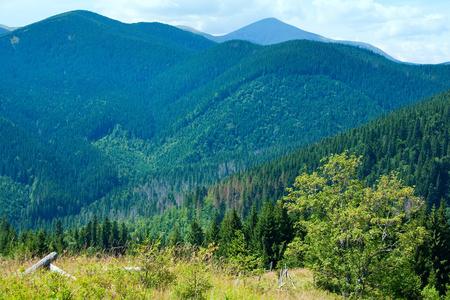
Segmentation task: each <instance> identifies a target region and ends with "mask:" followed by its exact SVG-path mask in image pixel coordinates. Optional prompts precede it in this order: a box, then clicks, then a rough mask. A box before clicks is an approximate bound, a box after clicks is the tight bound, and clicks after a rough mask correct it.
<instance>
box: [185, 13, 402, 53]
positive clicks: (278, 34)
mask: <svg viewBox="0 0 450 300" xmlns="http://www.w3.org/2000/svg"><path fill="white" fill-rule="evenodd" d="M179 28H181V29H184V30H188V31H191V32H193V33H195V34H199V35H201V36H204V37H206V38H208V39H210V40H213V41H215V42H218V43H223V42H226V41H230V40H245V41H249V42H252V43H255V44H259V45H273V44H278V43H282V42H287V41H292V40H310V41H319V42H325V43H338V44H344V45H351V46H355V47H360V48H362V49H367V50H370V51H373V52H375V53H377V54H380V55H383V56H384V57H386V58H388V59H390V60H392V61H396V62H399V61H398V60H396V59H395V58H393V57H391V56H390V55H388V54H387V53H385V52H384V51H382V50H381V49H379V48H377V47H374V46H372V45H370V44H368V43H363V42H354V41H344V40H333V39H330V38H326V37H323V36H321V35H318V34H315V33H311V32H308V31H304V30H301V29H299V28H297V27H295V26H292V25H289V24H286V23H284V22H282V21H280V20H278V19H276V18H266V19H262V20H260V21H257V22H255V23H252V24H250V25H247V26H245V27H242V28H241V29H238V30H236V31H233V32H231V33H228V34H225V35H218V36H214V35H211V34H207V33H203V32H200V31H197V30H195V29H193V28H190V27H186V26H179Z"/></svg>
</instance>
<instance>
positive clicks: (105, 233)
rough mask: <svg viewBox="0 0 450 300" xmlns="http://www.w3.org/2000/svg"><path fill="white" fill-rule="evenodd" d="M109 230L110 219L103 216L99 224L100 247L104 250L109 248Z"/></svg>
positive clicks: (110, 226)
mask: <svg viewBox="0 0 450 300" xmlns="http://www.w3.org/2000/svg"><path fill="white" fill-rule="evenodd" d="M111 231H112V225H111V221H110V220H109V219H108V217H105V219H103V223H102V226H101V241H102V243H101V245H100V247H102V248H103V250H105V251H109V250H110V248H111Z"/></svg>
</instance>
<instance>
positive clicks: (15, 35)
mask: <svg viewBox="0 0 450 300" xmlns="http://www.w3.org/2000/svg"><path fill="white" fill-rule="evenodd" d="M0 57H2V64H0V74H1V76H0V134H1V140H0V153H1V155H0V185H1V186H2V190H1V194H0V214H6V215H7V217H8V218H9V219H13V216H14V217H15V219H16V220H17V221H15V222H16V224H15V225H17V226H18V228H32V227H36V226H38V227H39V226H40V227H42V226H48V225H49V224H51V222H54V221H55V220H56V219H57V218H63V220H64V222H65V223H66V224H79V223H82V222H84V221H86V220H88V219H90V218H91V217H92V215H93V214H94V213H97V214H98V215H100V216H104V215H106V214H108V215H109V216H110V217H114V218H119V219H136V218H147V217H149V216H151V215H155V214H159V213H161V212H163V211H164V210H165V209H167V208H169V207H173V206H175V207H178V206H180V205H181V203H182V200H183V194H184V193H185V192H187V191H190V190H191V189H193V188H195V187H197V186H204V185H211V184H214V183H215V182H217V181H218V180H220V179H222V178H225V177H226V176H228V175H229V174H231V173H234V172H238V171H240V170H245V169H247V168H248V167H250V166H255V165H260V164H263V163H266V162H268V161H270V160H272V159H274V158H276V157H279V156H281V155H284V154H286V153H289V152H291V151H294V150H296V149H298V148H299V147H301V146H304V145H307V144H311V143H316V142H318V141H320V140H321V139H323V138H325V137H329V136H333V135H336V134H338V133H341V132H344V131H346V130H349V129H351V128H354V127H356V126H360V125H362V124H365V123H367V122H369V121H370V120H372V119H373V118H376V117H377V116H380V115H382V114H386V113H388V112H390V111H393V110H395V109H398V108H400V107H403V106H405V105H408V104H412V103H415V102H417V101H419V100H420V99H423V98H426V97H429V96H432V95H435V94H437V93H440V92H443V91H445V90H447V89H449V88H450V66H446V65H418V66H416V65H407V64H399V63H396V62H394V61H391V60H389V59H386V58H385V57H384V56H382V55H379V54H377V53H374V52H373V51H369V50H367V49H362V48H360V47H354V46H350V45H343V44H338V43H324V42H320V41H311V40H293V41H287V42H283V43H278V44H273V45H268V46H262V45H258V44H255V43H251V42H249V41H243V40H230V41H226V42H222V43H216V42H214V41H211V40H210V39H207V38H205V37H203V36H200V35H198V34H194V33H191V32H188V31H185V30H181V29H179V28H176V27H173V26H169V25H165V24H160V23H136V24H124V23H121V22H118V21H115V20H112V19H109V18H106V17H103V16H101V15H98V14H95V13H92V12H87V11H72V12H68V13H65V14H61V15H57V16H54V17H51V18H49V19H46V20H42V21H40V22H37V23H34V24H31V25H29V26H25V27H22V28H20V29H17V30H15V31H13V32H10V33H6V34H5V35H3V36H1V37H0Z"/></svg>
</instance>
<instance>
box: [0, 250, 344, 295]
mask: <svg viewBox="0 0 450 300" xmlns="http://www.w3.org/2000/svg"><path fill="white" fill-rule="evenodd" d="M154 254H156V253H153V254H152V253H151V251H150V255H149V252H146V253H141V254H140V255H133V256H101V257H88V256H85V255H79V256H61V257H59V258H58V259H57V260H56V261H55V262H54V263H53V264H54V265H55V266H57V267H59V268H60V269H62V270H64V271H65V272H67V273H68V274H70V275H72V276H74V277H75V278H76V279H72V278H69V277H67V276H64V275H60V274H58V273H56V272H49V271H47V270H41V271H38V272H35V273H32V274H30V275H21V274H20V273H21V272H23V271H25V269H27V268H28V267H30V266H32V265H33V264H34V263H36V262H37V261H38V260H39V259H37V258H36V259H31V260H26V259H19V258H16V259H7V260H1V261H0V299H338V298H339V297H338V296H336V295H332V294H330V293H327V292H325V291H321V290H318V289H316V288H314V286H313V283H312V282H313V278H312V274H311V273H310V272H309V271H308V270H306V269H294V270H289V271H288V273H289V275H290V276H291V278H292V281H293V282H294V284H295V288H293V286H292V284H291V283H290V281H289V280H288V282H287V283H286V284H285V285H284V286H283V287H282V288H281V289H280V288H279V276H280V270H277V271H272V272H268V271H261V272H260V273H259V274H257V273H249V274H247V275H246V276H238V275H236V274H237V272H238V270H237V269H236V268H233V267H230V266H227V265H225V263H224V262H221V261H218V260H213V259H211V257H208V254H207V253H206V254H205V252H201V251H200V252H199V253H193V254H192V255H190V257H189V258H186V256H184V257H183V258H180V257H178V258H176V255H175V256H174V254H173V252H168V251H163V252H158V255H154ZM126 267H139V268H142V269H141V270H140V271H138V270H126V269H125V268H126ZM240 274H242V273H240Z"/></svg>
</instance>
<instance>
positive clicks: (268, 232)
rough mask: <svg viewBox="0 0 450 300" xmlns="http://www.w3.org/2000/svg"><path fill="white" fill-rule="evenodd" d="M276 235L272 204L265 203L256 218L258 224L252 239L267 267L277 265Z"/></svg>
mask: <svg viewBox="0 0 450 300" xmlns="http://www.w3.org/2000/svg"><path fill="white" fill-rule="evenodd" d="M277 234H278V233H277V232H276V224H275V216H274V207H273V204H272V203H271V202H266V203H264V206H263V207H262V209H261V213H260V214H259V216H258V223H257V224H256V227H255V234H254V237H253V244H254V245H255V247H256V249H255V250H256V251H257V252H258V253H259V255H260V256H261V257H262V263H263V265H269V264H270V263H271V262H274V263H275V264H276V263H277V259H278V258H277V256H276V254H277V244H276V235H277Z"/></svg>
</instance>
